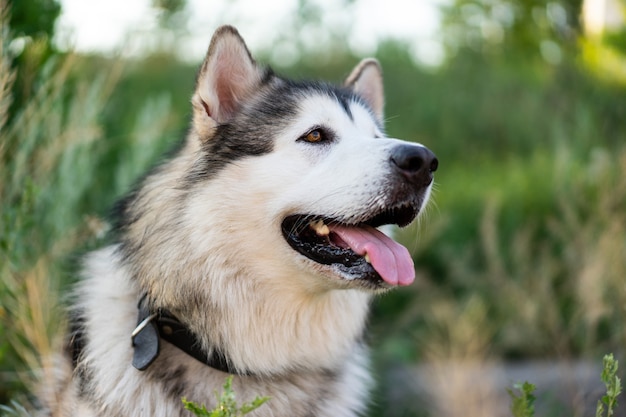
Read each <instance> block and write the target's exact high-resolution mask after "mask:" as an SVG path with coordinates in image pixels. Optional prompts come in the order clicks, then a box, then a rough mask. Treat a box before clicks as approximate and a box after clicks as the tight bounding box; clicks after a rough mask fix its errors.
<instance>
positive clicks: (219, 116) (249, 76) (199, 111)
mask: <svg viewBox="0 0 626 417" xmlns="http://www.w3.org/2000/svg"><path fill="white" fill-rule="evenodd" d="M263 74H264V72H263V70H262V69H261V68H259V67H258V66H257V64H256V62H255V61H254V59H253V58H252V56H251V55H250V52H249V51H248V48H247V47H246V44H245V42H244V40H243V38H242V37H241V36H240V35H239V32H237V29H235V28H234V27H232V26H221V27H220V28H218V29H217V30H216V31H215V34H214V35H213V38H212V39H211V44H210V46H209V50H208V52H207V55H206V58H205V59H204V62H203V63H202V67H201V68H200V72H199V73H198V79H197V82H196V91H195V93H194V95H193V98H192V104H193V113H194V114H193V126H194V128H195V129H196V131H197V132H198V133H199V134H200V136H201V137H206V135H208V134H209V132H210V130H211V129H212V128H214V127H215V126H217V125H218V124H220V123H224V122H226V121H228V120H230V119H231V118H232V117H233V115H234V114H235V113H236V112H237V110H238V109H239V108H240V106H241V104H242V102H243V101H244V100H245V99H246V98H248V97H249V96H250V95H251V94H252V93H253V92H254V91H255V89H257V88H258V87H259V85H260V84H261V81H262V79H263Z"/></svg>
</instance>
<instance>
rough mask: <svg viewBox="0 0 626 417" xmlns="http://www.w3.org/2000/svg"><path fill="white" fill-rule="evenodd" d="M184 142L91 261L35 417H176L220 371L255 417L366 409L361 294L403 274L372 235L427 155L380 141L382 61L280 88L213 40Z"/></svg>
mask: <svg viewBox="0 0 626 417" xmlns="http://www.w3.org/2000/svg"><path fill="white" fill-rule="evenodd" d="M191 102H192V110H193V113H192V117H191V118H192V120H191V127H190V130H189V131H188V134H187V136H186V137H185V139H184V140H183V141H182V143H181V144H180V146H179V148H178V149H177V150H176V152H175V153H174V154H173V156H171V157H169V159H167V160H166V161H165V162H163V163H161V164H160V165H158V166H157V167H155V168H154V169H153V170H151V171H150V172H149V173H148V174H147V175H146V176H145V177H144V178H143V180H141V181H140V182H139V184H138V185H137V186H136V187H135V189H134V190H133V191H131V192H130V193H129V194H128V195H127V196H126V197H125V198H123V199H122V200H121V201H120V202H119V203H117V205H116V206H115V209H114V210H113V212H114V213H113V217H114V221H113V236H114V239H113V240H114V243H112V244H111V245H110V246H108V247H105V248H102V249H99V250H96V251H94V252H92V253H90V254H88V255H87V256H86V257H85V259H84V265H83V268H82V271H83V272H82V276H81V280H80V282H79V283H78V284H77V288H76V290H75V293H74V302H73V307H72V308H71V311H70V314H69V316H70V324H71V326H70V331H68V337H67V343H66V344H65V350H64V351H63V352H62V353H60V354H59V358H60V359H59V361H58V367H57V368H55V375H56V376H55V378H56V379H55V381H53V382H52V383H49V384H47V388H46V390H45V392H44V394H43V395H42V404H43V410H44V413H43V414H45V415H49V416H55V417H57V416H81V417H91V416H94V417H95V416H102V417H105V416H106V417H129V416H151V417H172V416H188V415H190V412H189V411H186V410H185V409H184V405H183V402H182V401H181V399H182V398H183V397H185V398H187V399H189V400H190V401H193V402H196V403H199V404H205V405H206V406H207V408H208V409H211V407H213V406H215V404H216V398H215V392H216V391H219V390H220V388H221V387H222V385H223V384H224V382H225V380H226V378H227V377H228V375H233V381H232V387H233V390H234V392H235V393H236V394H237V398H238V399H239V400H241V401H250V400H251V399H252V398H254V397H256V396H257V395H262V396H269V397H270V399H269V401H267V402H266V403H265V404H263V405H262V406H261V407H259V408H258V409H257V410H255V411H253V412H252V413H250V414H249V415H251V416H274V417H280V416H284V417H287V416H288V417H298V416H302V417H311V416H333V417H348V416H357V415H362V414H363V413H364V412H365V410H366V407H367V397H368V390H369V389H371V386H372V378H371V376H370V373H369V371H368V348H367V346H366V343H365V340H364V339H365V337H364V333H365V328H366V321H367V316H368V310H369V306H370V302H371V299H372V297H373V296H374V295H376V294H380V293H384V292H385V291H388V290H389V289H391V288H395V287H398V286H404V285H409V284H411V282H412V281H413V280H414V278H415V271H414V266H413V261H412V260H411V256H410V254H409V252H408V250H407V249H406V248H405V247H403V246H402V245H400V244H399V243H396V242H395V241H394V240H392V239H391V238H390V237H388V236H387V235H386V234H384V233H383V232H381V231H380V230H379V227H382V226H385V225H394V224H395V225H398V226H401V227H402V226H406V225H408V224H409V223H411V222H412V221H413V220H414V219H415V218H416V216H418V214H420V213H421V212H422V211H423V209H424V207H425V205H426V203H427V201H428V200H429V197H430V194H431V189H432V183H433V173H434V171H436V169H437V166H438V160H437V158H436V157H435V155H434V154H433V153H432V152H431V151H430V150H428V149H427V148H426V147H425V146H423V145H420V144H416V143H410V142H406V141H402V140H398V139H392V138H388V137H386V136H385V134H384V133H383V126H382V125H383V105H384V100H383V83H382V72H381V68H380V65H379V63H378V62H377V61H376V60H374V59H365V60H363V61H361V62H360V63H359V64H358V65H357V66H356V67H355V68H354V70H353V71H352V72H351V73H350V75H349V76H348V77H347V79H346V80H345V83H344V84H343V85H341V86H335V85H331V84H329V83H325V82H320V81H294V80H289V79H285V78H281V77H279V76H278V75H276V74H275V73H274V72H272V70H271V69H269V68H266V67H264V66H261V65H259V64H257V63H256V61H255V60H254V59H253V58H252V56H251V55H250V52H249V50H248V48H247V46H246V44H245V42H244V40H243V39H242V38H241V36H240V35H239V33H238V32H237V30H236V29H234V28H233V27H230V26H223V27H220V28H219V29H217V31H216V32H215V34H214V36H213V38H212V40H211V43H210V46H209V49H208V53H207V55H206V58H205V60H204V62H203V64H202V66H201V68H200V70H199V72H198V76H197V82H196V87H195V92H194V93H193V97H192V100H191Z"/></svg>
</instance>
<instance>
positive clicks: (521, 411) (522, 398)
mask: <svg viewBox="0 0 626 417" xmlns="http://www.w3.org/2000/svg"><path fill="white" fill-rule="evenodd" d="M513 388H514V389H516V390H518V391H519V392H520V394H519V395H518V394H517V393H516V392H515V391H513V390H512V389H507V392H508V393H509V395H510V396H511V400H512V401H511V413H512V414H513V417H533V416H534V415H535V405H534V404H535V396H534V395H533V392H535V386H534V385H533V384H531V383H529V382H524V383H523V384H522V383H517V384H514V385H513Z"/></svg>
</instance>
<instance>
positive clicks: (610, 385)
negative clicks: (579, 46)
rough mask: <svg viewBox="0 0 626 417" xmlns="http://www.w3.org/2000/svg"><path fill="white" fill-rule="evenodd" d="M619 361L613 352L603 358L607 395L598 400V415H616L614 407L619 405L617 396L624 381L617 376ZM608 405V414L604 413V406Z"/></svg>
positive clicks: (608, 416)
mask: <svg viewBox="0 0 626 417" xmlns="http://www.w3.org/2000/svg"><path fill="white" fill-rule="evenodd" d="M618 365H619V361H617V360H615V358H614V357H613V354H612V353H611V354H609V355H604V358H603V359H602V382H604V385H605V386H606V395H604V396H603V397H602V399H601V400H599V401H598V406H597V407H596V417H602V416H603V415H606V417H610V416H612V415H614V412H615V411H614V409H615V407H617V397H618V396H619V395H620V393H621V392H622V383H621V381H620V379H619V377H618V376H617V369H618ZM605 405H606V407H607V409H606V414H604V406H605Z"/></svg>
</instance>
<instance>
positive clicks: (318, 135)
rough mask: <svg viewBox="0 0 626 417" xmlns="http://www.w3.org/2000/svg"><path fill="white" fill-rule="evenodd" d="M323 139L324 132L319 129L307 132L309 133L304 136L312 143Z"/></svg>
mask: <svg viewBox="0 0 626 417" xmlns="http://www.w3.org/2000/svg"><path fill="white" fill-rule="evenodd" d="M322 139H323V136H322V132H320V131H319V130H317V129H315V130H312V131H310V132H309V133H307V135H306V136H305V137H304V140H306V141H307V142H310V143H317V142H321V141H322Z"/></svg>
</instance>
